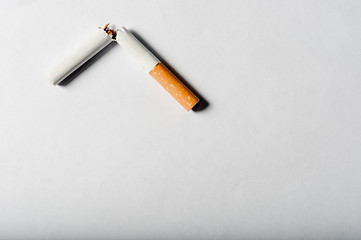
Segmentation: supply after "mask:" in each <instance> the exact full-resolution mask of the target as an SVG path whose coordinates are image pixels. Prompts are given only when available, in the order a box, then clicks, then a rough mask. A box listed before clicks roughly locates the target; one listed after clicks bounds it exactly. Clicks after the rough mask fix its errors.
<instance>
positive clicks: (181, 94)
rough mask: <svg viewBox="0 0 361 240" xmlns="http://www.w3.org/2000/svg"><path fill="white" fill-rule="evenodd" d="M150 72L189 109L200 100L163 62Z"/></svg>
mask: <svg viewBox="0 0 361 240" xmlns="http://www.w3.org/2000/svg"><path fill="white" fill-rule="evenodd" d="M149 74H150V75H151V76H152V77H153V78H154V79H155V80H157V81H158V82H159V84H160V85H162V87H163V88H164V89H165V90H167V92H168V93H169V94H170V95H172V97H174V98H175V100H177V102H179V103H180V104H181V105H182V106H183V107H184V108H185V109H186V110H187V111H189V110H191V109H192V108H193V107H194V105H196V104H197V103H198V102H199V98H198V97H197V96H196V95H194V93H192V92H191V90H189V89H188V88H187V87H186V86H185V85H184V84H183V83H182V82H181V81H180V80H179V79H178V78H177V77H176V76H174V74H173V73H172V72H171V71H169V69H168V68H166V66H164V64H163V63H158V64H157V65H156V66H155V67H154V69H153V70H152V71H151V72H150V73H149Z"/></svg>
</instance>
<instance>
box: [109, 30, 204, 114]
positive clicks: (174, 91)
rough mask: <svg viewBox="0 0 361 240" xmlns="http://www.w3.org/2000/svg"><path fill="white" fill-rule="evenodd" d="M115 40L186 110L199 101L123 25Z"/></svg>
mask: <svg viewBox="0 0 361 240" xmlns="http://www.w3.org/2000/svg"><path fill="white" fill-rule="evenodd" d="M116 41H117V42H118V43H119V44H120V45H121V46H122V47H123V48H125V49H126V50H127V51H128V52H129V53H130V54H131V55H132V56H133V57H134V59H135V60H136V61H137V62H138V63H139V64H140V65H141V66H142V67H143V68H144V70H146V71H147V72H148V73H149V74H150V75H151V76H152V77H153V78H154V79H155V80H157V81H158V83H159V84H160V85H161V86H162V87H163V88H164V89H165V90H166V91H167V92H168V93H169V94H170V95H171V96H172V97H173V98H174V99H175V100H177V102H178V103H180V104H181V105H182V106H183V107H184V108H185V109H186V110H187V111H189V110H191V109H192V108H193V107H194V106H195V105H196V104H197V103H198V102H199V98H198V97H197V96H196V95H195V94H194V93H193V92H192V91H191V90H189V89H188V88H187V87H186V86H185V85H184V84H183V83H182V82H181V81H180V80H179V79H178V78H177V77H176V76H175V75H174V74H173V73H172V72H171V71H170V70H169V69H167V68H166V67H165V66H164V64H163V63H161V62H160V61H159V60H158V59H157V58H156V57H155V56H154V55H153V54H152V53H151V52H150V51H149V50H148V49H147V48H146V47H145V46H144V45H143V44H142V43H141V42H140V41H139V40H138V39H137V38H136V37H135V36H134V35H133V34H132V33H131V32H129V31H128V30H127V29H126V28H125V27H122V28H120V29H119V30H118V31H117V37H116Z"/></svg>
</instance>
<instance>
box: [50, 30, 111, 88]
mask: <svg viewBox="0 0 361 240" xmlns="http://www.w3.org/2000/svg"><path fill="white" fill-rule="evenodd" d="M104 32H105V33H104ZM116 36H117V34H116V31H114V30H112V29H110V28H109V23H108V24H106V25H105V27H104V28H103V29H100V30H98V32H97V33H96V34H95V35H94V36H93V37H92V38H90V39H89V40H87V41H86V42H85V43H83V45H81V46H80V47H79V48H78V49H76V50H75V51H74V52H73V53H72V54H70V55H69V56H68V57H67V58H65V59H64V60H63V61H61V62H60V63H58V64H57V65H56V66H55V67H53V68H52V69H51V70H50V71H49V74H48V78H49V80H50V83H51V84H53V85H58V84H59V83H60V82H62V81H63V80H64V79H65V78H67V77H68V76H69V75H70V74H72V73H73V72H74V71H75V70H77V69H78V68H79V67H80V66H82V65H83V64H84V63H85V62H86V61H88V60H89V59H90V58H92V57H93V56H94V55H95V54H97V53H98V52H99V51H101V50H102V49H103V48H105V47H106V46H107V45H108V44H109V43H111V42H112V41H113V40H114V39H115V38H116Z"/></svg>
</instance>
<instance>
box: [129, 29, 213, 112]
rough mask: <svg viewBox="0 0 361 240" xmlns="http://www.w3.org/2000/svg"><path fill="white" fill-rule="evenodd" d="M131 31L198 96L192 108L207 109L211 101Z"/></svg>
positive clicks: (134, 33) (195, 109)
mask: <svg viewBox="0 0 361 240" xmlns="http://www.w3.org/2000/svg"><path fill="white" fill-rule="evenodd" d="M130 32H131V33H132V34H133V35H134V36H135V37H136V38H137V39H138V40H139V41H140V42H141V43H142V44H143V45H144V46H145V47H146V48H148V49H149V51H151V52H152V53H153V54H154V56H156V57H157V58H158V59H159V60H160V61H161V62H162V63H163V64H164V65H165V66H166V67H167V68H168V69H169V70H170V71H171V72H172V73H173V74H174V75H175V76H176V77H177V78H178V79H179V80H180V81H181V82H182V83H183V84H184V85H185V86H186V87H187V88H188V89H189V90H191V91H192V92H193V93H194V94H195V95H196V96H197V97H198V98H199V102H198V103H197V104H196V105H195V106H194V107H193V108H192V111H194V112H200V111H203V110H204V109H206V108H207V107H208V106H209V102H208V101H207V100H206V99H205V98H204V97H203V96H202V95H201V94H200V93H199V92H198V91H196V90H195V89H194V88H193V87H192V86H191V85H190V84H189V82H188V81H186V80H185V79H184V78H183V77H182V76H181V75H179V73H178V72H177V71H176V70H175V69H174V68H172V67H171V66H170V65H169V64H168V63H167V61H165V60H164V58H163V57H162V56H160V55H159V54H157V53H156V51H155V50H154V49H153V48H152V47H151V46H150V45H149V44H148V43H147V42H146V41H145V40H144V39H143V38H142V37H141V36H139V35H138V34H137V33H136V32H134V31H132V30H130Z"/></svg>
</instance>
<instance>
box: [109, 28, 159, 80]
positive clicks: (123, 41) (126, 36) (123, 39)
mask: <svg viewBox="0 0 361 240" xmlns="http://www.w3.org/2000/svg"><path fill="white" fill-rule="evenodd" d="M116 41H117V42H118V43H119V44H120V45H121V46H122V47H123V48H124V49H126V50H127V51H128V52H129V53H130V55H132V56H133V58H134V59H135V61H136V62H138V64H139V65H140V66H142V68H143V69H144V70H145V71H147V72H148V73H149V72H151V71H152V70H153V69H154V67H155V66H157V64H158V63H159V62H160V61H159V60H158V58H156V57H155V56H154V55H153V54H152V53H151V52H150V51H149V50H148V49H147V48H146V47H145V46H144V45H143V44H142V43H141V42H140V41H139V40H138V39H137V38H136V37H135V36H134V35H133V34H132V33H131V32H129V31H128V30H127V29H126V28H125V27H121V28H120V29H118V31H117V38H116Z"/></svg>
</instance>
